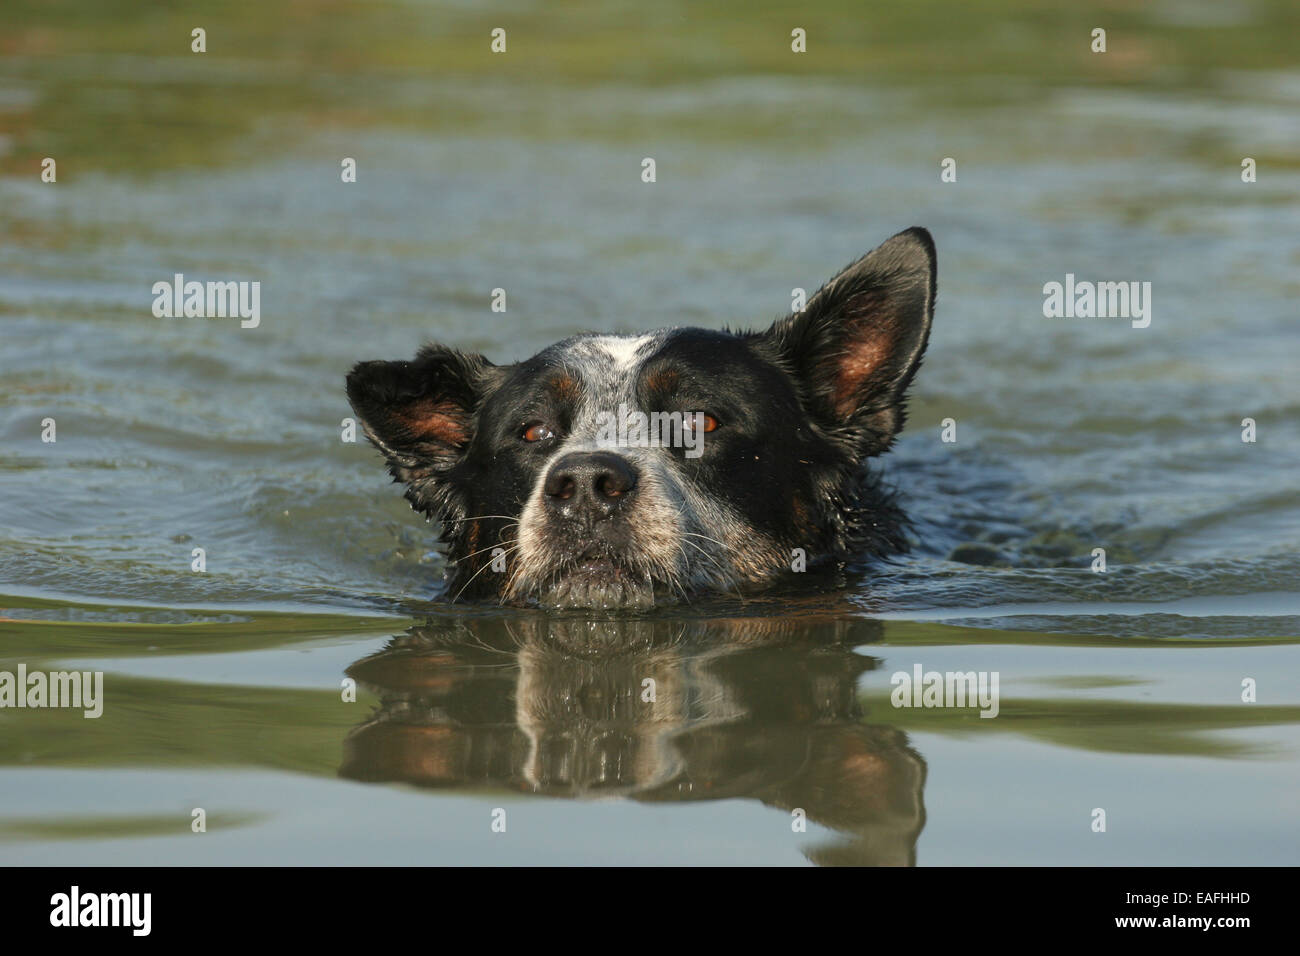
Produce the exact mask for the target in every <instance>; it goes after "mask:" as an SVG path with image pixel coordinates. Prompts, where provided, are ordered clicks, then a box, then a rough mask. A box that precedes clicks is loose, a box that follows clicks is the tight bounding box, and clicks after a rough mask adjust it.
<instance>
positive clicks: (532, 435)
mask: <svg viewBox="0 0 1300 956" xmlns="http://www.w3.org/2000/svg"><path fill="white" fill-rule="evenodd" d="M554 437H555V432H553V431H552V430H551V428H550V426H549V425H547V424H546V423H545V422H533V424H531V425H529V426H528V427H527V428H525V429H524V441H527V442H538V441H545V440H546V439H548V438H554Z"/></svg>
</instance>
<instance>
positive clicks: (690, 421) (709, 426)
mask: <svg viewBox="0 0 1300 956" xmlns="http://www.w3.org/2000/svg"><path fill="white" fill-rule="evenodd" d="M701 414H702V415H703V416H704V428H703V429H702V431H706V432H711V431H713V430H714V429H715V428H717V427H718V420H717V419H716V418H714V417H713V416H712V415H710V414H708V413H706V412H696V413H695V414H687V415H686V416H685V419H686V420H685V422H684V424H685V427H686V428H689V429H690V430H691V431H694V430H695V415H701Z"/></svg>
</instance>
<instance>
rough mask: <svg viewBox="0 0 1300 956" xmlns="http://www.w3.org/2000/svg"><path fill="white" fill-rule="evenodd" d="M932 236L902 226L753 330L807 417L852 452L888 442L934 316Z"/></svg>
mask: <svg viewBox="0 0 1300 956" xmlns="http://www.w3.org/2000/svg"><path fill="white" fill-rule="evenodd" d="M934 297H935V255H934V241H933V240H932V239H931V238H930V233H928V232H927V231H926V230H924V229H921V228H920V227H913V228H911V229H908V230H907V231H905V232H900V233H899V234H898V235H896V236H894V237H893V238H891V239H889V240H887V241H885V242H884V243H882V244H881V245H880V246H879V247H877V248H876V249H874V250H872V251H871V252H869V253H867V254H866V255H865V256H863V257H862V258H861V259H859V260H858V261H857V262H855V263H853V264H852V265H850V266H849V267H848V268H846V269H845V270H844V271H842V272H841V273H840V274H839V275H837V276H836V277H835V278H833V279H832V280H831V281H830V282H828V283H827V284H826V285H825V286H823V287H822V288H821V289H820V290H819V291H818V292H817V293H816V294H815V295H814V296H813V297H812V298H811V299H810V300H809V301H808V305H807V307H806V308H805V309H804V310H803V311H802V312H799V313H795V314H792V315H788V316H786V317H785V318H784V319H780V320H778V321H777V322H776V323H775V324H773V326H772V327H771V328H770V329H768V330H767V331H766V332H763V333H760V334H759V335H757V336H756V339H757V340H758V342H759V344H760V347H761V348H763V349H765V350H766V351H768V353H769V354H772V353H775V354H774V357H775V358H776V359H777V361H778V362H779V363H780V364H782V365H783V366H784V367H785V368H787V369H788V370H789V371H790V372H791V374H793V376H794V377H795V380H796V382H797V383H798V385H799V388H800V390H801V392H802V394H803V398H804V401H805V403H806V406H807V407H808V410H809V412H810V413H811V414H812V416H813V419H814V420H815V421H816V422H817V423H818V424H819V425H820V426H821V427H822V428H823V430H825V431H826V433H827V434H828V435H829V436H831V437H832V438H834V439H836V440H838V441H841V442H844V443H846V444H848V445H849V446H850V447H851V448H852V449H853V451H854V452H855V453H856V454H857V455H858V456H859V457H869V456H871V455H876V454H879V453H880V452H883V451H885V450H886V449H888V448H889V446H890V444H892V442H893V440H894V436H895V435H897V434H898V432H899V431H900V430H901V429H902V427H903V420H904V417H905V411H906V409H905V405H906V393H907V387H908V385H910V384H911V381H912V377H913V376H914V375H915V374H916V370H917V368H918V367H919V366H920V364H921V356H922V355H923V354H924V353H925V346H926V343H927V342H928V341H929V337H930V320H931V318H932V316H933V314H934Z"/></svg>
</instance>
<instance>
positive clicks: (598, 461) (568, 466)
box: [542, 451, 637, 518]
mask: <svg viewBox="0 0 1300 956" xmlns="http://www.w3.org/2000/svg"><path fill="white" fill-rule="evenodd" d="M636 479H637V471H636V466H634V465H633V464H632V463H631V462H630V461H628V460H627V459H626V458H624V457H623V456H622V455H616V454H614V453H613V452H608V451H574V452H570V453H569V454H567V455H564V456H563V457H561V458H560V459H559V460H558V461H556V462H555V464H553V465H551V470H550V471H549V472H547V475H546V481H545V482H544V483H543V484H542V495H543V501H544V502H545V504H546V507H547V508H548V509H549V510H550V511H553V512H556V513H558V514H561V515H563V516H564V517H566V518H574V517H578V516H579V515H581V514H588V515H591V516H593V517H595V518H608V517H609V516H610V515H612V514H613V513H614V510H615V509H616V508H617V507H618V506H619V503H620V502H621V501H622V500H623V499H624V498H625V497H627V495H628V494H630V493H631V492H632V490H633V489H634V488H636Z"/></svg>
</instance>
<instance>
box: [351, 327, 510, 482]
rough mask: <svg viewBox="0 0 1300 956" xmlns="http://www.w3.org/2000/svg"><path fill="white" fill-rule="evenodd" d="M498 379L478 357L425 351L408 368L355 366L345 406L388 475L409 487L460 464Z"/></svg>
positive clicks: (398, 364) (440, 349)
mask: <svg viewBox="0 0 1300 956" xmlns="http://www.w3.org/2000/svg"><path fill="white" fill-rule="evenodd" d="M499 373H500V369H498V367H497V366H495V365H493V364H492V363H491V362H489V361H488V360H487V359H485V358H484V357H483V356H482V355H471V354H467V353H464V352H458V351H456V350H455V349H449V348H445V347H443V346H441V345H426V346H425V347H424V348H422V349H421V350H420V351H419V353H418V354H417V355H416V357H415V361H413V362H360V363H358V364H357V365H356V366H354V367H353V369H352V371H351V372H349V373H348V381H347V391H348V401H349V402H351V404H352V408H353V410H354V411H355V412H356V413H357V417H358V418H359V419H360V420H361V424H362V427H363V428H364V429H365V432H366V437H367V438H369V439H370V441H371V442H372V443H373V444H374V445H375V447H376V448H378V449H379V450H380V451H381V452H383V454H384V457H385V458H386V459H387V460H388V470H389V471H390V472H391V473H392V475H393V477H394V478H396V479H397V480H398V481H402V482H407V483H409V482H413V481H418V480H419V479H422V478H428V477H429V476H431V475H433V474H436V473H438V472H443V471H446V470H447V469H449V468H450V467H451V466H452V465H454V464H455V463H456V462H457V461H458V460H459V459H460V456H461V453H462V452H463V451H464V449H465V447H466V446H467V445H468V444H469V441H470V439H471V438H472V437H473V422H474V412H475V410H476V409H477V408H478V406H479V404H480V403H481V401H482V400H483V398H484V397H485V396H486V395H487V393H488V392H489V391H491V389H492V388H494V387H495V385H496V383H497V381H498V375H499Z"/></svg>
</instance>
